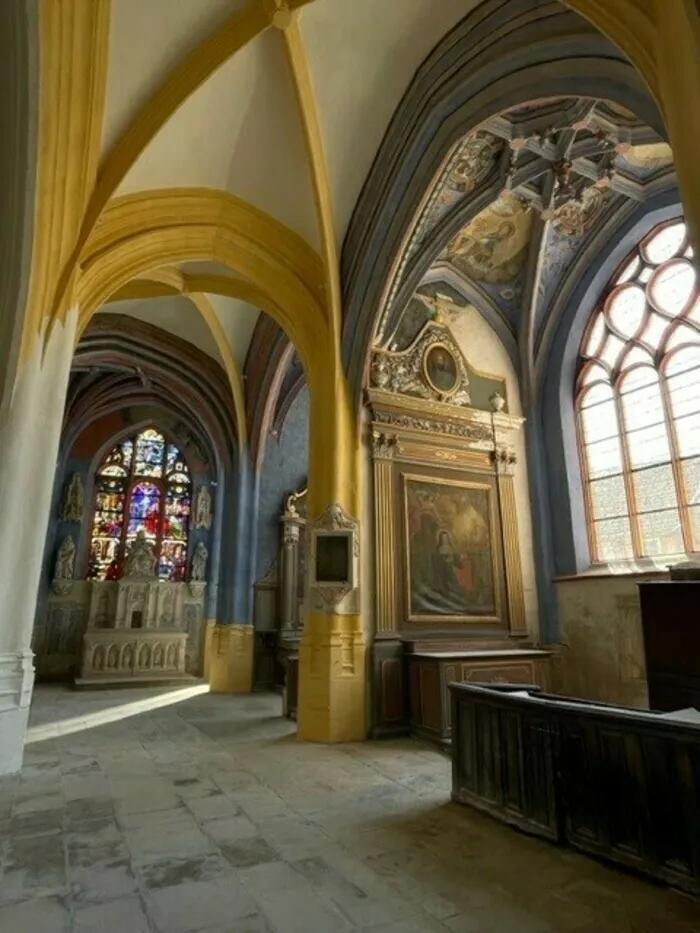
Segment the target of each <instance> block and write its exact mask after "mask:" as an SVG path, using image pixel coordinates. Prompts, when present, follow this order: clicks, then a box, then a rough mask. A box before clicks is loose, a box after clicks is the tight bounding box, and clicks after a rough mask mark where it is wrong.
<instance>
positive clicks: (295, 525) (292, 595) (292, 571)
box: [279, 510, 305, 637]
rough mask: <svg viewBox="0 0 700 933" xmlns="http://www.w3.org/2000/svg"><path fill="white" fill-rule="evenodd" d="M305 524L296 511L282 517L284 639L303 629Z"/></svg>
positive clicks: (281, 617) (281, 573)
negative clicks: (301, 544) (301, 557)
mask: <svg viewBox="0 0 700 933" xmlns="http://www.w3.org/2000/svg"><path fill="white" fill-rule="evenodd" d="M304 524H305V521H304V519H303V518H301V517H300V516H299V514H298V513H297V511H296V510H292V511H289V510H287V511H285V513H284V515H283V516H282V526H283V533H282V554H281V560H280V607H279V612H280V623H281V634H282V636H283V637H289V636H294V635H296V634H297V633H298V631H299V629H300V627H301V624H300V622H301V620H300V619H299V597H298V593H299V541H300V536H301V530H302V528H303V526H304Z"/></svg>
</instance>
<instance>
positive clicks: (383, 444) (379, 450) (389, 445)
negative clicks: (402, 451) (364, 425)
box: [371, 431, 399, 460]
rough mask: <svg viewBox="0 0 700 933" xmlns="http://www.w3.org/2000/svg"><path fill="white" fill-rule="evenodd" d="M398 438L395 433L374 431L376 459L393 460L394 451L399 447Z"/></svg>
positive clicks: (373, 451)
mask: <svg viewBox="0 0 700 933" xmlns="http://www.w3.org/2000/svg"><path fill="white" fill-rule="evenodd" d="M398 440H399V439H398V438H397V436H396V435H395V434H384V433H383V432H381V431H373V432H372V438H371V442H372V456H373V457H374V459H375V460H393V459H394V451H395V450H396V449H397V447H398Z"/></svg>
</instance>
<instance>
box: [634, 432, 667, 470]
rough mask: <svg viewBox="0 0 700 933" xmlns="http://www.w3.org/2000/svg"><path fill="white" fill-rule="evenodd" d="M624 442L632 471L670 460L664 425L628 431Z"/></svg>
mask: <svg viewBox="0 0 700 933" xmlns="http://www.w3.org/2000/svg"><path fill="white" fill-rule="evenodd" d="M625 440H626V442H627V451H628V454H629V459H630V465H631V466H632V469H638V468H640V467H645V466H653V465H654V464H656V463H666V461H667V460H670V459H671V452H670V450H669V446H668V435H667V433H666V425H665V424H655V425H653V426H652V427H650V428H642V429H641V430H638V431H629V432H627V434H626V437H625Z"/></svg>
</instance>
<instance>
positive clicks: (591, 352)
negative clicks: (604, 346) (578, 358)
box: [583, 314, 607, 356]
mask: <svg viewBox="0 0 700 933" xmlns="http://www.w3.org/2000/svg"><path fill="white" fill-rule="evenodd" d="M606 329H607V328H606V326H605V318H604V317H603V315H602V314H599V315H598V318H597V320H596V322H595V324H594V325H593V327H592V328H591V331H590V333H589V335H588V340H587V341H586V346H585V347H584V349H583V355H584V356H595V355H596V354H597V353H598V350H599V349H600V346H601V343H602V342H603V337H604V336H605V331H606Z"/></svg>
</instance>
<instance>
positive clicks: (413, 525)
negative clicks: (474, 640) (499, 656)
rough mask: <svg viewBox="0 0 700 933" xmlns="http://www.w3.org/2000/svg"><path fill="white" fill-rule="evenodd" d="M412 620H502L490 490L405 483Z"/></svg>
mask: <svg viewBox="0 0 700 933" xmlns="http://www.w3.org/2000/svg"><path fill="white" fill-rule="evenodd" d="M404 489H405V507H406V531H405V533H406V549H405V553H406V558H407V562H408V567H407V571H408V572H407V575H406V576H407V581H408V606H409V617H410V618H411V619H414V620H425V621H430V620H435V621H438V620H440V619H443V620H453V621H459V620H465V619H469V618H477V619H479V618H481V619H494V618H495V617H497V616H498V605H497V599H498V596H497V587H496V572H495V554H494V541H493V520H492V514H491V512H492V502H491V495H492V491H491V487H490V486H489V485H485V484H479V483H456V482H453V481H450V480H438V479H426V478H419V477H409V476H406V477H404Z"/></svg>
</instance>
